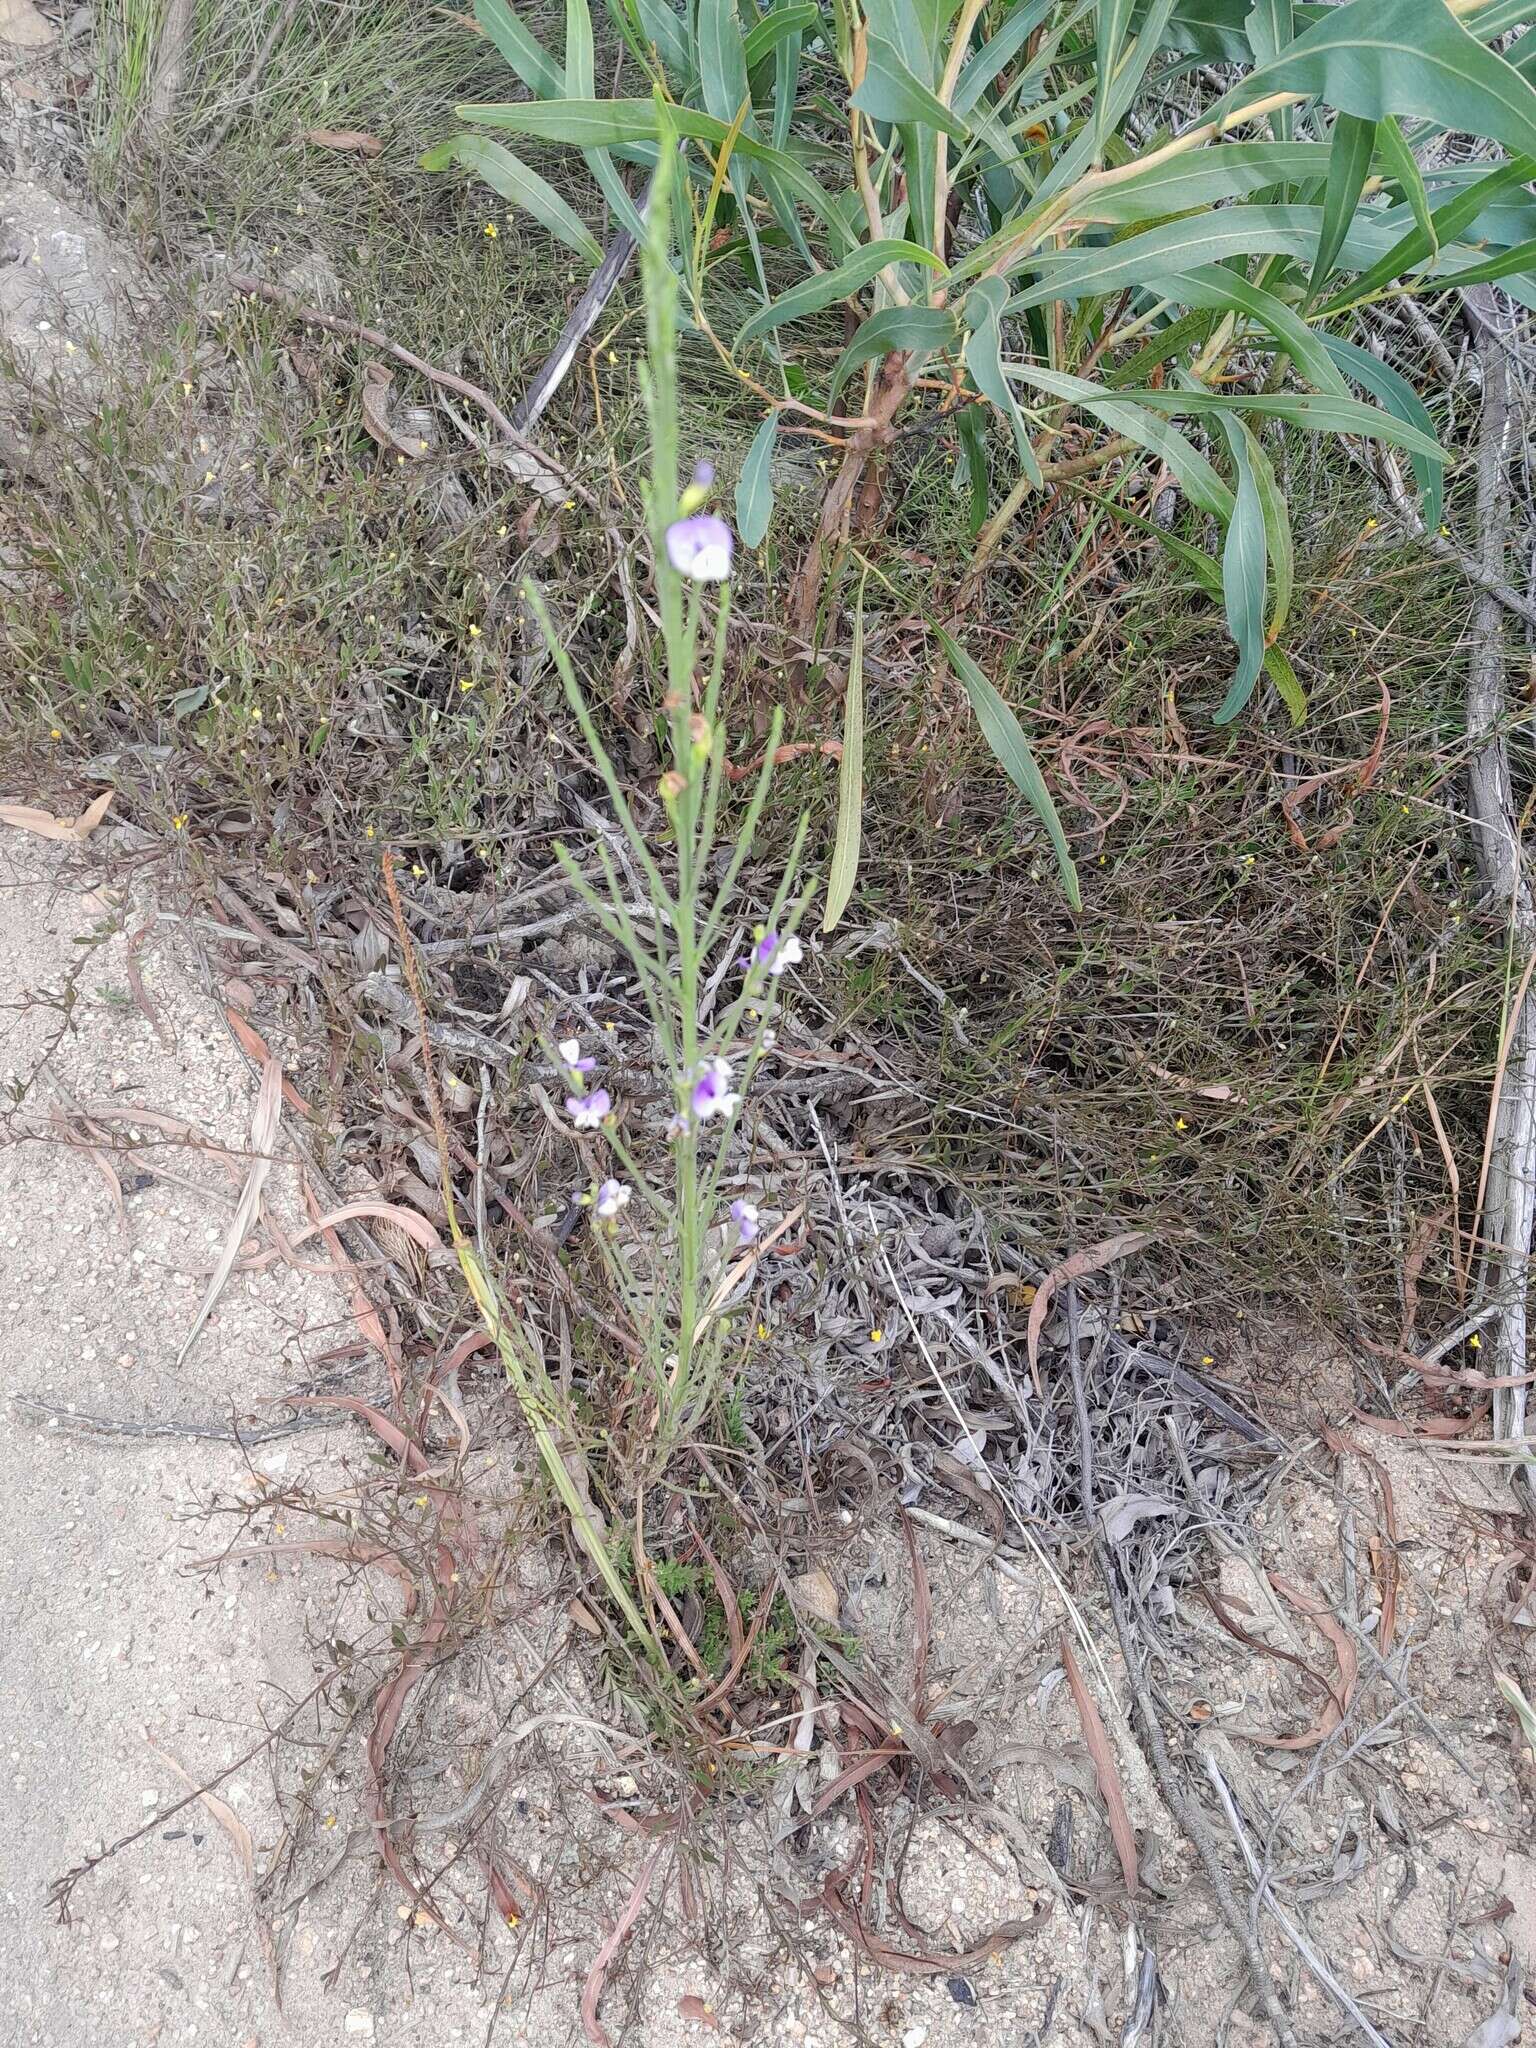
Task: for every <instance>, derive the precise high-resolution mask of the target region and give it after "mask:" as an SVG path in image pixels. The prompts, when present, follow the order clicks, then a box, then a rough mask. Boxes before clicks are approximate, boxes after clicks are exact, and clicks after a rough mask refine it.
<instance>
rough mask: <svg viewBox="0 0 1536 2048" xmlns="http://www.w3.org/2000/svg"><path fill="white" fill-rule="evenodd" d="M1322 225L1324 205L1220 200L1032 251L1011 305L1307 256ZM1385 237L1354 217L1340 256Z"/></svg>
mask: <svg viewBox="0 0 1536 2048" xmlns="http://www.w3.org/2000/svg"><path fill="white" fill-rule="evenodd" d="M1322 226H1323V209H1322V208H1321V207H1318V206H1286V205H1278V204H1277V205H1273V206H1223V207H1221V208H1220V209H1219V210H1218V211H1217V212H1215V213H1202V214H1197V215H1196V216H1195V217H1194V218H1193V219H1188V220H1171V221H1166V222H1164V224H1163V225H1162V226H1161V227H1153V228H1148V229H1147V230H1146V231H1145V233H1143V234H1139V235H1132V236H1131V237H1130V238H1129V239H1128V240H1126V241H1121V242H1115V243H1112V244H1111V245H1110V246H1109V247H1107V248H1089V249H1066V250H1062V251H1060V252H1052V251H1045V250H1037V251H1035V252H1034V253H1032V254H1031V255H1029V256H1028V257H1026V258H1025V259H1024V263H1023V264H1022V265H1021V267H1027V268H1029V269H1031V270H1034V271H1036V272H1038V274H1039V278H1040V281H1039V283H1038V284H1034V285H1031V286H1029V287H1028V288H1027V289H1026V290H1024V291H1022V292H1020V293H1019V294H1018V296H1017V297H1016V298H1015V299H1014V301H1013V306H1014V309H1015V310H1016V311H1017V310H1021V309H1022V308H1024V307H1026V306H1041V305H1045V304H1046V303H1048V302H1049V301H1050V300H1052V299H1056V298H1081V297H1084V296H1086V295H1088V294H1090V293H1091V294H1095V295H1098V294H1102V293H1105V292H1111V291H1120V290H1122V289H1123V288H1124V287H1125V286H1126V285H1134V284H1141V283H1144V282H1145V281H1146V280H1147V279H1148V278H1155V277H1172V276H1176V275H1177V274H1178V273H1179V272H1180V271H1183V270H1197V269H1200V268H1202V267H1203V266H1204V265H1206V264H1208V263H1218V262H1220V261H1222V260H1223V259H1224V258H1228V257H1233V256H1237V257H1247V256H1295V257H1299V258H1302V259H1304V260H1308V261H1310V260H1311V258H1312V257H1313V256H1315V254H1316V253H1317V247H1318V237H1319V235H1320V233H1321V230H1322ZM1386 239H1387V238H1386V236H1385V235H1383V233H1382V232H1381V230H1380V229H1379V228H1376V227H1374V226H1373V225H1371V224H1370V223H1369V222H1364V221H1357V222H1356V223H1355V224H1354V226H1353V227H1351V228H1350V229H1348V230H1347V232H1346V236H1345V243H1344V255H1345V259H1346V261H1349V259H1351V258H1355V259H1359V261H1358V262H1357V261H1349V267H1350V268H1351V269H1355V268H1363V266H1364V263H1366V262H1374V261H1375V259H1376V257H1377V256H1379V255H1381V254H1383V253H1384V248H1385V244H1386ZM979 255H980V251H979V250H978V251H974V252H973V253H972V254H971V255H970V256H968V257H967V258H966V260H965V262H964V263H963V264H957V265H956V267H955V270H954V273H953V275H954V276H955V277H956V278H960V277H964V276H965V275H967V274H968V273H969V272H970V271H971V270H972V269H973V268H974V267H977V258H978V256H979ZM980 267H983V268H984V267H985V265H981V266H980Z"/></svg>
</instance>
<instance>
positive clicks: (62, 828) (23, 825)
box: [0, 0, 113, 846]
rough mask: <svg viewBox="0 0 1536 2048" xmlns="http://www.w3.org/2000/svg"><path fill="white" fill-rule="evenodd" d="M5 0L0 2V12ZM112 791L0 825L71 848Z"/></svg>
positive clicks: (23, 808) (1, 820)
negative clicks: (60, 811)
mask: <svg viewBox="0 0 1536 2048" xmlns="http://www.w3.org/2000/svg"><path fill="white" fill-rule="evenodd" d="M4 6H5V0H0V8H3V7H4ZM112 794H113V793H112V791H111V790H110V789H104V790H103V791H102V792H101V795H100V796H99V797H97V799H96V801H95V802H94V803H93V804H91V805H89V806H88V807H87V808H86V809H85V810H83V811H82V812H81V813H80V815H79V817H78V818H56V817H55V816H54V815H53V813H52V811H42V810H39V809H38V808H37V806H36V805H35V804H0V825H14V826H15V827H16V829H17V831H18V832H30V833H32V834H33V836H34V837H35V838H38V839H66V840H70V841H72V842H73V843H74V844H75V845H77V846H78V845H80V844H82V843H83V842H84V841H85V840H87V839H89V838H90V836H91V834H92V833H93V832H94V831H95V830H96V827H97V826H98V825H99V824H100V823H101V821H102V819H103V818H104V817H105V816H106V815H107V807H108V806H109V805H110V803H111V801H112Z"/></svg>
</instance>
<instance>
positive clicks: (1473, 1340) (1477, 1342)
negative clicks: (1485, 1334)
mask: <svg viewBox="0 0 1536 2048" xmlns="http://www.w3.org/2000/svg"><path fill="white" fill-rule="evenodd" d="M1482 1348H1483V1340H1482V1338H1481V1337H1479V1335H1478V1334H1477V1332H1476V1330H1474V1331H1473V1332H1472V1334H1471V1336H1470V1337H1469V1338H1468V1339H1467V1349H1468V1350H1469V1351H1481V1350H1482Z"/></svg>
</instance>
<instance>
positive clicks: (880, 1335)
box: [869, 1329, 885, 1344]
mask: <svg viewBox="0 0 1536 2048" xmlns="http://www.w3.org/2000/svg"><path fill="white" fill-rule="evenodd" d="M869 1341H870V1343H871V1344H883V1343H884V1342H885V1332H884V1330H880V1329H874V1330H871V1331H870V1333H869Z"/></svg>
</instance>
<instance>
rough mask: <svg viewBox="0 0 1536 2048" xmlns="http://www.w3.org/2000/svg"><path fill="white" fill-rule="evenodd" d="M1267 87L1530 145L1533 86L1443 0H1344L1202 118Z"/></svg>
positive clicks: (1534, 126)
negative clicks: (1487, 46) (1409, 115)
mask: <svg viewBox="0 0 1536 2048" xmlns="http://www.w3.org/2000/svg"><path fill="white" fill-rule="evenodd" d="M1272 92H1297V93H1301V94H1303V95H1304V96H1305V97H1307V98H1309V99H1311V98H1317V99H1321V100H1324V101H1326V102H1327V104H1328V105H1329V106H1332V107H1336V108H1337V109H1338V110H1339V112H1340V113H1341V114H1353V115H1355V116H1356V117H1357V118H1358V119H1360V120H1362V121H1372V122H1375V121H1381V120H1384V119H1385V118H1386V116H1387V115H1388V114H1417V115H1418V116H1420V118H1421V119H1423V120H1426V121H1435V122H1438V123H1439V124H1440V125H1441V126H1442V127H1445V128H1453V129H1459V130H1461V131H1463V132H1464V133H1466V134H1469V135H1481V136H1488V137H1491V138H1492V139H1493V140H1495V141H1497V142H1502V143H1503V144H1504V146H1505V148H1506V149H1511V150H1524V151H1533V150H1536V91H1533V90H1532V88H1531V86H1530V85H1529V84H1528V82H1527V81H1526V80H1525V79H1524V78H1522V77H1521V75H1520V73H1519V72H1518V71H1516V70H1515V69H1514V67H1513V66H1512V65H1510V64H1506V63H1505V61H1504V59H1503V58H1502V57H1498V56H1495V55H1494V53H1493V52H1492V51H1491V50H1488V49H1485V48H1484V47H1483V45H1482V44H1481V43H1480V42H1479V41H1478V40H1477V37H1476V36H1475V35H1472V34H1471V33H1470V32H1469V31H1468V30H1467V29H1466V28H1465V27H1464V26H1463V25H1462V23H1461V22H1459V21H1458V20H1457V19H1456V17H1455V15H1454V14H1452V12H1451V10H1450V9H1449V7H1447V6H1446V5H1445V0H1345V4H1344V5H1343V6H1341V7H1331V8H1329V9H1328V10H1327V11H1326V12H1325V13H1324V14H1323V16H1322V18H1321V19H1320V20H1317V21H1314V23H1313V25H1312V26H1311V27H1310V28H1309V29H1307V30H1306V31H1305V33H1304V34H1302V35H1300V36H1298V37H1297V38H1296V40H1295V42H1294V43H1292V44H1291V46H1290V48H1289V49H1288V50H1282V51H1281V52H1280V55H1279V56H1278V57H1276V58H1275V59H1274V61H1273V62H1272V63H1269V64H1260V65H1259V66H1258V67H1257V68H1256V69H1255V70H1253V71H1251V72H1250V73H1249V74H1248V76H1247V77H1246V78H1245V79H1244V80H1243V81H1242V83H1241V85H1239V86H1237V87H1236V88H1235V89H1234V90H1233V91H1232V92H1229V93H1228V94H1227V95H1226V97H1225V98H1224V99H1223V100H1222V101H1221V102H1220V103H1219V104H1218V105H1217V106H1216V107H1214V108H1212V109H1210V110H1209V112H1208V113H1207V115H1206V118H1207V119H1216V118H1218V117H1219V116H1220V115H1222V114H1225V113H1229V112H1231V111H1232V109H1233V108H1234V107H1236V106H1238V105H1240V104H1248V103H1250V102H1252V101H1253V100H1256V99H1259V98H1262V97H1265V96H1267V95H1268V94H1270V93H1272Z"/></svg>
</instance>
